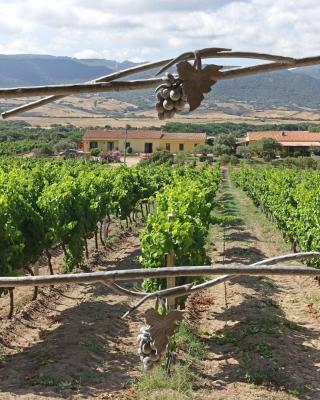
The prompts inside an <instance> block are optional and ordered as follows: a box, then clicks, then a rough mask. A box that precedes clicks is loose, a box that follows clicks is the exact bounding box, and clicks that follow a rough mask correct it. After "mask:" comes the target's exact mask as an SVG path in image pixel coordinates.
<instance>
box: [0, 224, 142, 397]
mask: <svg viewBox="0 0 320 400" xmlns="http://www.w3.org/2000/svg"><path fill="white" fill-rule="evenodd" d="M139 253H140V250H139V240H138V230H135V232H132V233H130V232H124V233H122V234H121V235H120V240H119V241H118V242H117V243H116V244H114V245H113V246H112V247H109V248H108V249H107V250H104V249H103V250H102V249H101V250H100V251H98V252H96V251H93V252H92V256H91V257H90V259H89V261H88V267H89V269H90V270H91V271H92V270H96V269H99V270H108V269H113V268H137V267H138V261H137V257H138V255H139ZM56 255H57V257H56V258H55V259H54V264H55V270H56V271H57V268H58V266H59V264H61V257H62V256H61V254H56ZM98 266H99V267H98ZM40 272H41V273H43V272H44V271H43V270H42V271H40ZM16 297H17V298H18V301H17V307H16V308H18V310H19V311H18V312H16V314H15V316H14V318H13V319H12V320H11V321H7V320H6V319H5V318H3V319H2V320H1V321H0V329H1V347H0V349H1V364H0V382H1V383H0V387H1V392H0V399H14V398H21V399H45V398H50V399H53V398H74V399H88V398H98V397H99V396H100V395H103V394H104V393H106V392H110V391H111V392H114V391H119V390H122V389H123V388H124V387H126V384H127V383H128V382H129V381H131V380H132V379H133V377H135V376H136V375H137V371H138V370H139V369H140V360H139V357H138V355H137V352H136V350H137V349H136V347H137V345H136V336H137V334H138V332H139V329H140V328H141V326H142V325H143V319H142V313H143V311H144V308H141V311H139V312H137V313H135V314H134V315H133V317H131V318H130V319H127V320H122V319H121V316H122V315H123V314H124V313H125V312H126V311H127V310H128V305H129V304H130V301H128V299H127V298H126V297H125V296H122V295H118V294H115V293H113V292H111V291H110V289H108V288H107V287H106V286H105V285H103V284H95V285H78V286H67V285H66V286H63V287H59V288H54V289H40V295H39V298H38V300H36V301H33V302H29V303H28V304H27V305H26V302H27V300H30V297H31V292H30V293H28V294H26V295H23V294H22V293H21V292H18V294H16ZM6 302H7V300H5V302H4V303H6ZM5 306H6V304H3V308H4V307H5ZM1 314H2V315H4V309H3V310H1Z"/></svg>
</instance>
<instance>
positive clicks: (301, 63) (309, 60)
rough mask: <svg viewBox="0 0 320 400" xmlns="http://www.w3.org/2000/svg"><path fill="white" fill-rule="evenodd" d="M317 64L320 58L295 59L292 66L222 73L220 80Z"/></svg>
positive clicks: (280, 64) (263, 67) (261, 67)
mask: <svg viewBox="0 0 320 400" xmlns="http://www.w3.org/2000/svg"><path fill="white" fill-rule="evenodd" d="M317 64H320V56H317V57H306V58H300V59H295V60H294V61H293V62H291V63H290V64H285V63H281V62H280V63H279V62H275V63H268V64H261V65H254V66H252V67H245V68H237V69H231V70H228V71H220V77H219V79H220V80H223V79H234V78H243V77H246V76H251V75H256V74H262V73H266V72H274V71H280V70H283V69H289V68H301V67H309V66H312V65H317Z"/></svg>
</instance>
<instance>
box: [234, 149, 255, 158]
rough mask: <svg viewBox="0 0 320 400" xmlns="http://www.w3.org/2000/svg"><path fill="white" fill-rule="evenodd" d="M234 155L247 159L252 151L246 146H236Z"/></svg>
mask: <svg viewBox="0 0 320 400" xmlns="http://www.w3.org/2000/svg"><path fill="white" fill-rule="evenodd" d="M236 155H237V156H240V157H242V158H245V159H246V160H249V159H250V158H251V156H252V151H251V149H250V148H249V147H248V146H238V147H237V149H236Z"/></svg>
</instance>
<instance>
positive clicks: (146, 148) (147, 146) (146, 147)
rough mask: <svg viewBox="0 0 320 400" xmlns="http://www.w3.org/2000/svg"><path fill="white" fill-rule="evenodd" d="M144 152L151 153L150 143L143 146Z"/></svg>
mask: <svg viewBox="0 0 320 400" xmlns="http://www.w3.org/2000/svg"><path fill="white" fill-rule="evenodd" d="M144 152H145V153H152V143H145V144H144Z"/></svg>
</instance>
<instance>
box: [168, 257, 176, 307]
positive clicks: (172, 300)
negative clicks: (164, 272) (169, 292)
mask: <svg viewBox="0 0 320 400" xmlns="http://www.w3.org/2000/svg"><path fill="white" fill-rule="evenodd" d="M166 266H167V267H174V266H175V256H174V252H173V250H171V251H170V252H169V253H168V254H167V257H166ZM175 286H176V278H175V276H168V277H167V289H169V288H173V287H175ZM175 300H176V299H175V298H174V297H168V298H167V307H168V309H172V308H174V307H175Z"/></svg>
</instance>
